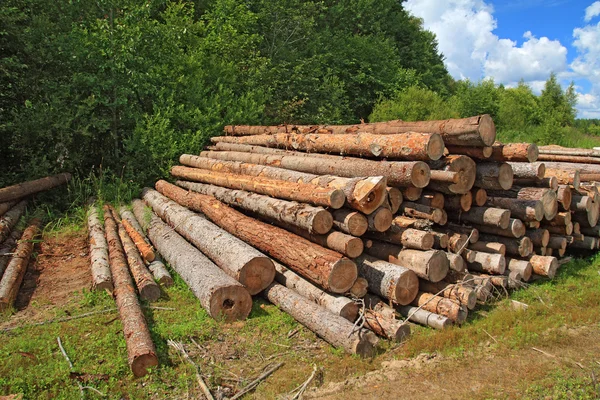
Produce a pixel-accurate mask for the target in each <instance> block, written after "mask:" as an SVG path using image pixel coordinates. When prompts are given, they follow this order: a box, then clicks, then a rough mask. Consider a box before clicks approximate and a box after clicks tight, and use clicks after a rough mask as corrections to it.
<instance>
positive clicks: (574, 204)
mask: <svg viewBox="0 0 600 400" xmlns="http://www.w3.org/2000/svg"><path fill="white" fill-rule="evenodd" d="M591 209H592V199H591V198H590V197H589V196H580V195H576V194H574V195H572V196H571V210H573V211H585V212H587V211H590V210H591Z"/></svg>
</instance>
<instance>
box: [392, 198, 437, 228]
mask: <svg viewBox="0 0 600 400" xmlns="http://www.w3.org/2000/svg"><path fill="white" fill-rule="evenodd" d="M399 211H400V212H401V213H403V214H404V215H405V216H407V217H412V218H420V219H426V220H429V221H432V222H435V223H439V222H440V221H441V220H442V217H443V213H442V210H441V209H439V208H432V207H428V206H424V205H422V204H418V203H413V202H410V201H405V202H404V203H402V205H401V206H400V210H399Z"/></svg>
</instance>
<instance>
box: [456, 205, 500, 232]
mask: <svg viewBox="0 0 600 400" xmlns="http://www.w3.org/2000/svg"><path fill="white" fill-rule="evenodd" d="M452 218H453V219H455V220H458V221H459V222H462V221H465V222H470V223H473V224H478V225H489V226H497V227H499V228H502V229H507V228H508V226H509V224H510V211H509V210H504V209H501V208H493V207H472V208H471V209H470V210H469V211H465V212H463V213H461V214H460V215H452Z"/></svg>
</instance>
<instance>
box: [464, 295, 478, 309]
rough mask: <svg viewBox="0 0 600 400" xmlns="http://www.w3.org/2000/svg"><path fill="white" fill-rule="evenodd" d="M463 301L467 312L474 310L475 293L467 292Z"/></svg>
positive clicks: (475, 303) (475, 304)
mask: <svg viewBox="0 0 600 400" xmlns="http://www.w3.org/2000/svg"><path fill="white" fill-rule="evenodd" d="M465 300H466V301H465V303H466V304H465V306H467V309H468V310H473V309H475V306H477V293H476V292H475V291H474V290H469V291H468V292H467V298H466V299H465Z"/></svg>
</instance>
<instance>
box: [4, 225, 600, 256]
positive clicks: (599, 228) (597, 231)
mask: <svg viewBox="0 0 600 400" xmlns="http://www.w3.org/2000/svg"><path fill="white" fill-rule="evenodd" d="M579 233H582V234H584V235H586V236H594V237H600V225H596V226H595V227H593V228H587V227H583V228H581V227H580V228H579ZM0 253H2V251H0Z"/></svg>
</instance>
